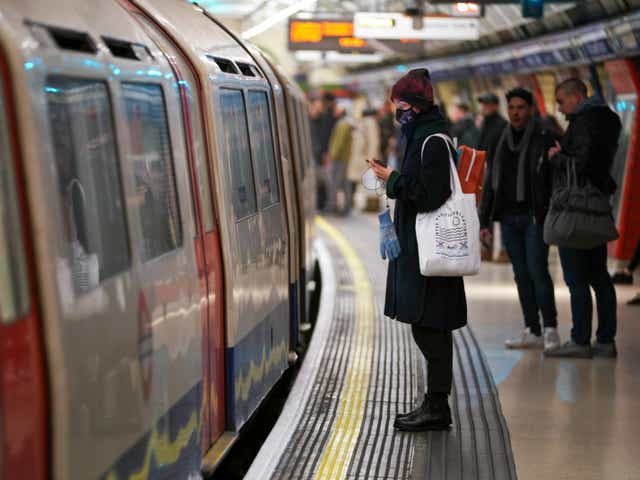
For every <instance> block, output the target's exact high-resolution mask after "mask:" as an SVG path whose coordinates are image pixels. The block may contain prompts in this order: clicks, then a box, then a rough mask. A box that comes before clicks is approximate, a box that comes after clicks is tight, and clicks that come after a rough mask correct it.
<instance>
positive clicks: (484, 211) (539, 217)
mask: <svg viewBox="0 0 640 480" xmlns="http://www.w3.org/2000/svg"><path fill="white" fill-rule="evenodd" d="M531 121H532V122H535V126H534V130H533V133H532V135H531V143H530V144H529V148H528V149H527V158H526V160H527V165H526V166H527V168H528V169H529V175H528V177H527V178H528V179H529V185H527V188H528V189H529V198H530V199H531V212H530V213H531V215H532V216H533V217H534V218H535V219H536V221H537V222H538V223H539V224H543V223H544V219H545V217H546V216H547V211H548V210H549V200H550V199H551V169H550V168H549V165H548V163H547V162H546V161H545V159H546V153H547V151H548V150H549V148H551V147H552V146H553V145H554V144H555V141H556V140H558V139H559V137H558V136H557V135H556V134H554V133H553V132H551V131H549V130H547V129H545V128H544V126H543V125H542V122H541V121H540V120H539V119H538V118H533V119H532V120H531ZM504 128H511V126H510V125H509V124H506V126H505V127H504ZM506 148H508V147H507V145H506V142H505V144H504V146H503V148H502V149H501V150H502V151H501V152H498V151H496V150H497V147H496V148H495V149H494V152H493V155H491V156H489V157H487V170H486V174H485V177H484V186H483V187H482V200H481V202H480V208H479V211H478V215H479V217H480V226H481V227H482V228H489V226H490V225H491V222H494V221H495V222H499V221H501V220H502V216H503V205H502V201H503V195H502V188H501V187H502V185H503V181H502V178H503V175H501V178H500V180H499V182H498V188H497V190H494V189H493V170H494V169H496V168H500V163H501V162H502V161H503V154H504V151H505V149H506ZM500 172H501V173H504V169H503V168H500Z"/></svg>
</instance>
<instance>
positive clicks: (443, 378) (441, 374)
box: [411, 325, 453, 394]
mask: <svg viewBox="0 0 640 480" xmlns="http://www.w3.org/2000/svg"><path fill="white" fill-rule="evenodd" d="M411 333H413V338H414V339H415V341H416V343H417V344H418V348H419V349H420V351H421V352H422V355H424V358H425V360H426V361H427V392H428V393H429V394H433V393H444V394H450V393H451V383H452V381H453V364H452V361H453V341H452V338H451V331H449V330H438V329H435V328H431V327H421V326H418V325H411Z"/></svg>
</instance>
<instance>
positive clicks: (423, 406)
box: [394, 395, 427, 425]
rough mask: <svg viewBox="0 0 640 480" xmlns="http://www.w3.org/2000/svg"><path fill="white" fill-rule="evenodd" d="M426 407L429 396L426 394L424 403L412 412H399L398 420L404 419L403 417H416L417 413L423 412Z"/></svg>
mask: <svg viewBox="0 0 640 480" xmlns="http://www.w3.org/2000/svg"><path fill="white" fill-rule="evenodd" d="M426 408H427V396H426V395H425V396H424V400H422V403H421V404H420V405H418V406H417V407H416V408H415V409H413V410H411V411H410V412H405V413H399V414H397V415H396V422H397V421H398V420H400V419H403V418H409V417H415V416H416V415H418V414H419V413H421V412H422V411H423V410H425V409H426ZM394 425H395V424H394Z"/></svg>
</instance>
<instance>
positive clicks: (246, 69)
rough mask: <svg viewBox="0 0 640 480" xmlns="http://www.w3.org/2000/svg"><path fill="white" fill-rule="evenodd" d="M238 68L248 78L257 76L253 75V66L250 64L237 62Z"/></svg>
mask: <svg viewBox="0 0 640 480" xmlns="http://www.w3.org/2000/svg"><path fill="white" fill-rule="evenodd" d="M237 65H238V68H239V69H240V71H241V72H242V74H243V75H245V76H247V77H255V76H256V74H255V73H253V70H252V68H251V67H252V66H251V65H249V64H248V63H240V62H237Z"/></svg>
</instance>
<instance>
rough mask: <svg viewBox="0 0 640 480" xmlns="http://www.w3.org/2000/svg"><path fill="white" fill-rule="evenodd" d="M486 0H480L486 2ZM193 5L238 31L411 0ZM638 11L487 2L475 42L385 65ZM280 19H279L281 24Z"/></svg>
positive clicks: (639, 4) (636, 4)
mask: <svg viewBox="0 0 640 480" xmlns="http://www.w3.org/2000/svg"><path fill="white" fill-rule="evenodd" d="M439 1H442V0H439ZM490 1H491V0H485V2H486V3H489V2H490ZM503 1H504V0H503ZM197 3H198V4H199V5H200V6H201V7H203V8H206V9H207V10H209V11H210V12H211V13H212V14H214V15H216V16H218V17H220V18H222V19H224V18H225V17H226V18H233V19H234V20H236V21H240V22H241V24H242V29H243V30H248V29H250V28H251V27H253V26H255V25H258V24H260V23H261V22H264V21H265V20H267V19H269V18H272V17H274V16H277V15H279V14H280V13H282V12H283V11H285V10H288V11H289V12H291V13H292V15H293V16H295V15H300V14H301V13H309V12H310V13H313V14H314V15H319V16H337V17H339V16H342V17H348V16H350V15H353V13H355V12H359V11H375V12H404V10H405V9H406V8H407V6H409V5H412V4H415V1H414V0H198V1H197ZM638 8H640V0H576V1H566V2H558V0H555V1H553V2H552V1H550V0H547V3H546V4H545V13H544V18H542V19H528V18H523V17H522V12H521V6H520V5H519V2H517V3H513V4H488V5H486V7H485V14H484V16H483V17H482V18H481V19H480V39H479V40H476V41H433V40H432V41H427V42H423V46H422V51H420V52H419V53H415V52H414V53H411V54H407V53H402V52H399V51H398V52H389V51H388V50H387V51H386V52H385V54H386V55H385V56H386V57H387V61H395V60H402V61H404V60H407V59H411V58H412V57H416V56H418V57H420V58H426V57H435V56H441V55H448V54H454V53H459V52H469V51H474V50H479V49H483V48H487V47H491V46H496V45H502V44H505V43H509V42H514V41H518V40H524V39H527V38H532V37H535V36H538V35H542V34H545V33H549V32H554V31H558V30H565V29H569V28H573V27H577V26H580V25H584V24H586V23H589V22H592V21H596V20H601V19H604V18H609V17H613V16H615V15H619V14H623V13H627V12H629V11H632V10H635V9H638ZM451 9H452V6H451V5H446V4H439V3H437V2H436V3H434V4H431V3H429V2H428V0H427V2H426V3H425V10H426V13H427V14H450V13H451ZM282 21H284V20H282Z"/></svg>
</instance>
